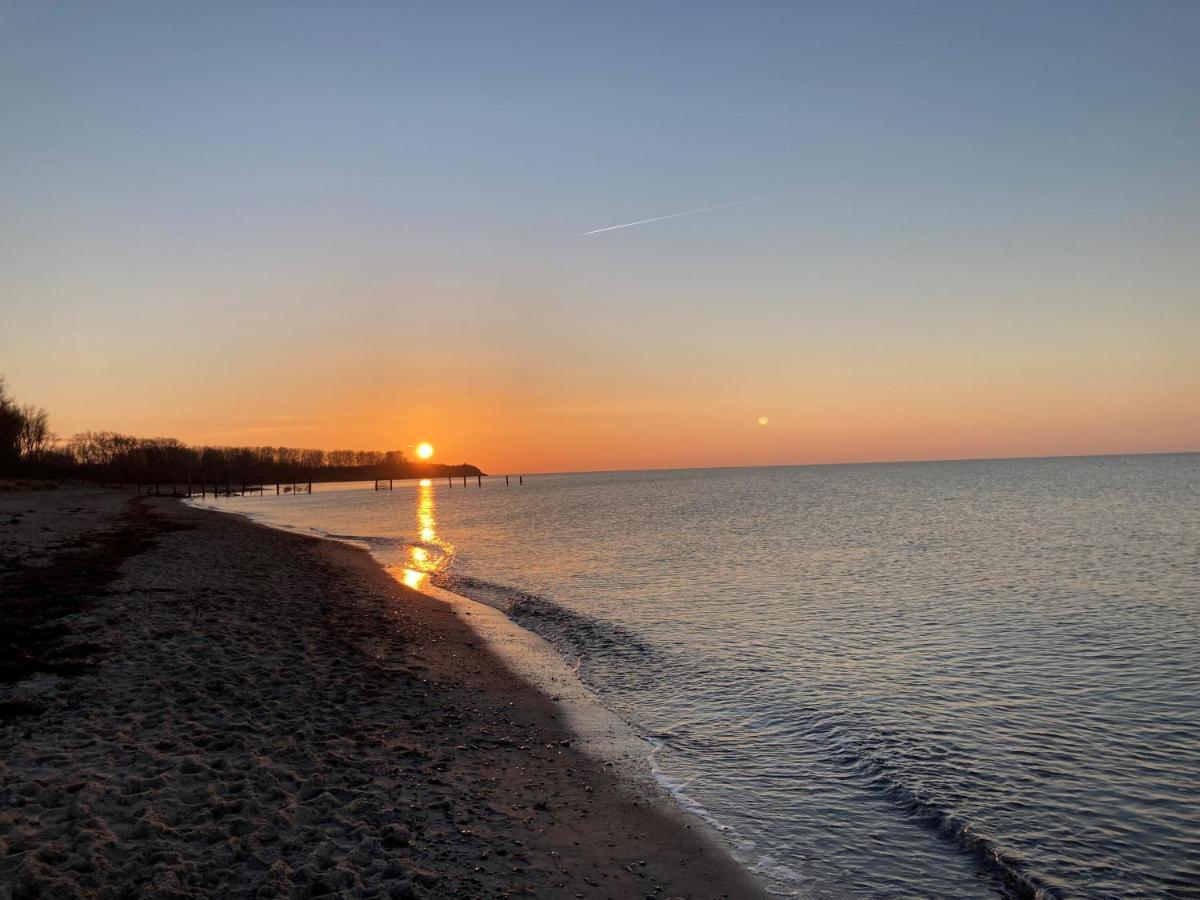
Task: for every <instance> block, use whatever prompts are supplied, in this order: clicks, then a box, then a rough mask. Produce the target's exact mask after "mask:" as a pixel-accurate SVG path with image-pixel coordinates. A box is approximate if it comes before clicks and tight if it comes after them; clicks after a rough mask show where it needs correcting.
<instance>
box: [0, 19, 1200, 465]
mask: <svg viewBox="0 0 1200 900" xmlns="http://www.w3.org/2000/svg"><path fill="white" fill-rule="evenodd" d="M246 6H250V7H252V8H250V9H247V8H245V7H246ZM1198 47H1200V3H1195V2H1189V3H1162V2H1136V3H1131V2H1126V3H1103V2H1089V3H1072V2H1056V3H1050V4H1046V3H1040V4H1022V3H991V4H985V3H975V2H955V3H891V2H889V3H861V4H842V3H828V4H805V3H780V4H766V3H764V4H732V3H724V4H707V3H696V2H688V3H663V2H656V3H638V4H614V3H606V4H582V3H544V4H533V3H513V4H500V3H480V4H454V3H438V4H395V3H388V4H377V5H376V4H329V3H325V4H307V3H304V4H290V3H289V4H282V3H281V4H232V3H231V4H221V3H197V4H187V5H184V4H163V3H146V4H131V3H112V4H70V3H4V4H0V121H3V123H4V133H3V140H2V141H0V313H2V314H3V319H4V321H5V322H6V324H5V325H3V326H2V327H0V371H5V372H7V374H8V375H9V378H10V381H11V382H12V386H13V388H14V390H15V391H16V393H18V395H20V396H21V397H23V398H24V399H29V400H37V401H39V402H42V403H45V404H46V405H47V406H49V407H50V408H51V412H52V413H53V414H54V415H55V418H56V427H58V428H59V429H60V430H65V431H72V430H76V429H82V428H100V427H111V428H120V429H123V430H129V431H135V432H138V433H147V432H150V431H154V432H169V433H174V434H178V435H179V436H181V437H185V438H190V439H195V440H220V441H230V442H257V439H255V436H256V435H257V436H261V438H262V440H263V442H268V441H269V442H272V443H306V442H307V443H314V444H318V445H322V446H333V445H336V444H343V443H346V442H353V443H358V444H364V445H372V446H389V445H392V444H398V443H402V442H403V439H404V438H405V437H406V436H407V434H408V432H409V431H411V430H413V429H414V428H416V429H420V430H422V431H423V432H428V431H430V430H432V431H434V432H437V433H438V434H442V435H445V437H444V438H443V441H446V442H448V443H449V445H450V446H453V447H454V448H455V449H458V448H459V447H461V448H462V453H463V454H464V455H465V454H466V453H468V452H469V449H470V448H478V447H482V448H484V451H483V452H484V455H485V457H486V455H487V454H488V453H491V454H493V455H494V456H495V457H496V458H498V459H500V460H502V461H504V462H505V463H509V462H511V463H512V464H513V465H514V466H515V465H518V464H520V463H523V462H525V461H528V462H529V464H530V465H531V466H532V465H541V466H544V467H549V468H553V467H561V468H577V467H591V466H598V467H608V466H609V465H612V466H619V465H654V464H668V463H669V462H670V461H672V460H673V459H676V458H678V457H677V455H676V453H675V450H674V449H673V448H674V447H675V446H676V445H677V444H678V443H680V442H683V443H684V444H686V445H687V446H688V447H692V448H701V449H698V450H697V451H696V454H697V455H695V457H694V458H691V457H689V458H688V459H687V460H686V461H687V462H691V463H706V462H712V463H731V462H765V461H769V462H786V461H804V460H807V459H833V458H870V457H874V458H891V457H897V456H930V455H932V456H939V455H941V456H944V455H960V454H961V455H991V454H992V453H993V452H994V453H995V454H997V455H1004V454H1006V453H1010V452H1011V453H1027V452H1028V453H1038V452H1086V451H1088V450H1089V449H1094V450H1109V451H1111V450H1121V449H1182V448H1183V446H1182V445H1191V446H1195V442H1196V440H1197V437H1198V436H1200V423H1198V422H1197V418H1198V416H1197V412H1198V411H1197V403H1196V394H1197V393H1200V376H1198V372H1197V364H1196V362H1195V359H1194V356H1195V348H1196V346H1197V338H1200V314H1198V312H1197V309H1198V307H1200V290H1198V289H1200V277H1198V274H1197V272H1198V267H1197V262H1196V251H1195V248H1196V247H1198V246H1200V51H1198V50H1197V48H1198ZM746 198H755V201H754V202H752V203H747V204H743V205H740V206H736V207H731V208H727V209H721V210H714V211H710V212H707V213H702V214H698V215H696V216H690V217H686V218H679V219H673V220H670V221H666V222H661V223H653V224H648V225H644V226H639V227H636V228H629V229H623V230H620V231H614V232H607V233H604V234H599V235H593V236H589V237H586V238H585V237H581V233H582V232H584V231H588V230H591V229H594V228H599V227H602V226H606V225H613V224H618V223H622V222H628V221H631V220H636V219H644V218H649V217H653V216H660V215H664V214H668V213H672V212H676V211H680V210H685V209H692V208H696V207H701V206H706V205H710V204H721V203H725V202H729V201H735V200H741V199H746ZM417 323H420V326H421V328H420V333H419V336H418V335H415V334H414V325H415V324H417ZM168 332H175V333H183V334H186V335H187V337H188V338H189V340H188V341H187V342H186V349H185V348H184V347H181V346H180V345H179V344H178V343H173V342H165V341H163V340H162V338H163V335H164V334H165V333H168ZM401 339H402V343H401V344H400V345H399V346H398V345H397V344H396V343H395V342H394V340H401ZM385 387H386V390H385V389H384V388H385ZM402 390H403V391H405V392H407V393H406V396H407V398H408V399H407V400H406V402H405V403H404V404H403V409H400V408H397V409H396V410H395V412H394V415H393V416H392V417H391V418H389V419H388V420H387V421H386V422H381V420H380V419H379V418H378V417H367V418H368V419H369V421H363V419H364V416H363V415H361V414H358V413H354V410H359V409H361V408H362V407H364V406H369V407H370V408H372V409H378V408H379V404H380V403H388V402H390V400H389V398H393V397H394V396H395V394H396V393H397V392H398V391H402ZM214 391H217V392H221V393H225V394H228V392H230V391H238V392H240V394H241V395H242V402H241V403H240V404H238V408H237V409H230V408H229V406H228V405H227V404H226V405H224V406H222V405H221V404H216V403H214V402H212V399H211V397H212V394H213V392H214ZM489 391H491V392H496V391H502V393H500V394H494V393H489ZM413 392H415V395H416V396H418V397H426V396H428V395H429V394H430V393H431V392H437V393H438V395H439V396H440V397H442V398H447V399H449V400H450V401H452V402H453V403H455V404H457V408H458V409H459V411H460V412H461V414H462V415H461V416H459V419H460V420H461V419H470V421H471V422H472V423H475V424H470V425H468V424H464V423H463V422H462V421H457V422H451V421H449V420H447V418H446V416H445V414H444V412H442V411H439V409H438V408H435V406H434V405H431V404H428V403H426V402H425V401H424V400H420V399H413V396H414V395H413ZM1122 392H1123V393H1122ZM1118 395H1119V396H1118ZM514 396H519V397H520V398H521V401H520V404H519V405H520V407H521V411H520V413H519V414H516V415H515V417H514V419H513V420H512V421H510V422H506V423H499V422H496V421H494V420H493V417H492V416H491V415H490V414H489V413H488V411H489V410H491V409H494V407H495V405H496V403H497V402H504V401H499V400H498V399H497V398H498V397H506V398H511V397H514ZM1089 396H1091V397H1093V398H1095V405H1094V407H1087V404H1088V402H1089V401H1088V399H1087V398H1088V397H1089ZM1114 397H1117V399H1114ZM180 404H187V405H188V406H189V407H190V412H189V413H187V414H185V413H183V412H181V411H180V410H179V406H180ZM1081 404H1083V406H1085V407H1087V408H1084V409H1080V405H1081ZM1114 404H1115V405H1114ZM1010 406H1011V408H1010ZM1022 409H1024V410H1025V413H1022V412H1021V410H1022ZM339 410H340V411H339ZM987 410H997V412H996V414H995V415H994V416H992V417H991V418H989V416H988V415H987V414H986V411H987ZM1065 410H1071V411H1073V412H1074V413H1077V414H1078V415H1077V417H1076V418H1075V419H1072V418H1070V416H1067V417H1066V418H1064V411H1065ZM1147 410H1149V412H1147ZM758 414H770V415H771V418H772V424H771V426H770V427H769V428H767V429H758V430H755V428H756V426H753V420H754V418H755V417H756V416H757V415H758ZM355 415H357V416H358V417H357V418H355ZM270 416H275V417H277V420H278V425H277V427H276V426H275V425H273V424H272V421H268V419H269V417H270ZM1022 416H1024V418H1022ZM900 420H906V421H907V422H908V424H907V425H900V424H898V423H899V422H900ZM852 421H853V422H859V423H860V424H861V423H862V422H864V421H872V422H877V423H880V424H879V426H878V428H877V429H876V430H873V431H872V430H870V429H867V430H865V431H864V430H863V429H862V428H861V427H859V426H854V427H851V426H850V425H848V424H847V423H849V422H852ZM747 422H748V423H750V426H751V428H750V431H749V432H746V431H745V430H744V426H745V425H746V423H747ZM955 423H957V425H956V424H955ZM964 423H966V424H964ZM1056 429H1057V430H1056ZM622 434H624V435H630V434H636V435H638V438H637V440H636V441H630V440H628V439H627V440H625V441H622V440H620V439H617V438H613V439H612V440H611V441H609V438H608V437H607V436H612V435H622ZM921 434H923V435H925V436H926V437H927V438H928V440H926V441H925V442H924V443H922V440H921V439H920V438H919V435H921ZM1014 435H1015V436H1016V437H1014ZM1017 437H1019V438H1020V439H1019V440H1018V439H1017ZM606 441H607V442H606ZM584 447H591V448H593V449H594V452H591V453H589V452H585V451H584V449H582V448H584ZM856 448H858V449H856ZM859 450H861V452H859ZM556 454H557V456H556ZM475 455H476V456H478V455H479V453H478V452H476V453H475ZM560 457H561V459H562V460H563V461H562V462H561V464H560V463H559V462H557V461H556V460H557V459H559V458H560ZM485 461H486V459H485Z"/></svg>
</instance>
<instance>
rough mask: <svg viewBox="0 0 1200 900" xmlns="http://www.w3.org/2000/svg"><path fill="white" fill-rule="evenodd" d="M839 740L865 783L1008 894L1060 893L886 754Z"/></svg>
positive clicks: (1042, 898)
mask: <svg viewBox="0 0 1200 900" xmlns="http://www.w3.org/2000/svg"><path fill="white" fill-rule="evenodd" d="M835 730H836V729H835ZM839 743H841V744H842V748H843V749H842V750H841V751H840V753H838V754H837V755H838V756H839V757H840V758H841V759H842V761H843V762H844V763H847V764H850V766H851V767H852V768H853V769H854V770H855V771H857V772H858V773H859V774H860V775H862V776H864V777H865V778H866V780H867V784H868V786H870V787H871V788H872V789H874V790H876V791H878V792H880V793H881V794H883V796H885V797H887V798H888V799H889V800H890V801H891V802H892V803H893V804H895V805H896V807H897V808H899V809H900V810H901V811H902V812H903V813H904V814H905V815H906V816H907V817H909V818H911V819H912V820H913V821H915V822H917V823H918V824H920V825H921V826H923V827H925V828H928V829H929V830H930V831H932V832H934V833H935V834H937V835H938V836H939V837H941V838H942V839H944V840H946V841H948V842H949V843H950V844H952V845H953V846H955V847H957V848H958V849H959V850H961V851H963V852H964V853H967V854H969V855H971V856H973V857H974V858H975V859H976V860H978V861H979V863H980V864H981V865H982V867H983V869H984V871H985V872H987V873H988V874H990V875H992V876H993V877H995V878H996V879H997V880H998V881H1000V882H1001V883H1003V884H1004V886H1005V888H1006V890H1007V891H1008V893H1009V896H1012V897H1018V898H1022V900H1026V898H1028V900H1052V898H1057V897H1060V896H1061V895H1062V894H1061V890H1060V889H1059V888H1058V887H1055V886H1052V885H1050V884H1048V883H1046V882H1045V881H1044V880H1043V879H1042V878H1040V877H1038V876H1037V875H1035V874H1033V873H1032V872H1030V871H1029V864H1028V863H1027V862H1025V861H1024V860H1023V859H1021V858H1020V857H1018V856H1016V855H1015V854H1012V853H1009V852H1008V851H1006V850H1004V849H1002V848H1001V847H999V846H998V845H997V844H996V843H995V841H993V840H992V839H990V838H988V837H986V836H985V835H982V834H980V833H979V831H978V830H977V829H976V827H975V826H973V825H972V824H971V823H970V822H967V821H965V820H964V819H963V818H961V817H960V816H958V815H956V814H955V813H954V812H953V811H951V810H949V809H946V808H945V807H944V806H942V805H941V804H939V803H938V802H937V801H936V800H935V799H933V798H931V797H928V796H926V795H924V794H922V793H921V792H918V791H917V790H914V789H913V788H912V787H910V786H908V785H907V784H905V783H904V782H903V781H902V780H901V779H900V778H899V777H897V775H896V773H895V768H894V766H893V765H892V764H891V763H890V762H888V761H887V760H886V758H882V759H881V758H880V755H879V753H878V751H877V750H876V751H872V750H868V749H867V748H865V747H862V748H860V749H859V751H858V752H855V750H853V749H852V748H851V747H850V746H848V744H850V742H849V741H847V740H845V739H842V740H840V741H839Z"/></svg>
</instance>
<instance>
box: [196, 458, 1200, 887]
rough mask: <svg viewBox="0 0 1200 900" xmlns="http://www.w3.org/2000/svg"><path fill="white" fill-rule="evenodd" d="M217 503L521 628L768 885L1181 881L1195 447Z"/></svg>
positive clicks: (1194, 841) (1188, 824)
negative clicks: (362, 550)
mask: <svg viewBox="0 0 1200 900" xmlns="http://www.w3.org/2000/svg"><path fill="white" fill-rule="evenodd" d="M220 503H221V505H222V506H225V507H227V508H230V509H235V510H238V511H242V512H247V513H251V514H253V515H254V516H256V517H258V518H261V519H264V520H266V521H269V522H272V523H274V524H277V525H281V526H285V527H291V528H297V529H300V530H309V529H316V530H318V531H319V532H322V533H325V534H329V535H336V536H340V537H342V538H349V539H355V540H360V541H362V542H364V543H366V544H367V545H368V546H369V547H370V548H371V549H372V551H373V552H374V553H376V554H377V555H378V556H379V558H380V559H381V560H383V561H384V562H385V563H387V564H389V565H390V566H392V567H393V568H394V571H395V572H396V573H397V575H398V576H399V577H401V578H404V579H405V580H406V581H408V582H409V583H410V584H414V585H417V586H420V584H422V583H423V582H426V581H427V580H428V579H433V580H434V581H436V582H437V583H440V584H442V585H443V586H446V587H449V588H450V589H452V590H456V591H458V592H460V593H463V594H466V595H468V596H471V597H474V598H476V599H480V600H483V601H485V602H490V603H492V604H494V605H498V606H501V607H502V608H504V609H506V610H507V611H508V612H509V614H510V615H511V616H512V617H513V618H514V619H515V620H516V621H517V622H519V623H520V624H522V625H524V626H526V627H529V628H531V629H534V630H536V631H537V632H539V633H541V634H542V635H544V636H546V637H547V638H549V639H550V640H551V641H553V642H554V643H555V644H556V645H557V646H558V647H559V649H560V650H561V652H563V653H564V654H566V655H567V656H569V657H571V658H572V659H578V660H580V661H581V664H580V674H581V676H582V677H583V678H584V680H585V681H586V682H587V683H588V684H589V685H591V686H592V687H593V689H594V690H595V691H596V692H597V693H598V694H599V696H600V698H601V699H602V701H603V702H604V703H606V704H607V705H609V706H610V707H611V708H613V709H614V710H616V711H617V712H619V713H620V714H621V715H622V716H624V717H625V718H626V719H627V720H628V721H629V722H630V723H631V724H632V725H633V726H634V727H635V728H637V729H638V730H639V731H640V732H641V733H642V734H644V735H646V737H647V739H648V740H649V741H650V743H651V744H652V746H653V747H654V748H655V749H654V762H655V764H656V765H657V766H658V767H659V769H660V773H661V776H662V777H663V779H664V780H665V781H666V782H667V783H668V784H670V785H671V786H672V787H673V788H674V789H675V790H676V791H677V792H678V794H679V795H680V797H681V799H682V800H683V801H684V802H685V803H690V804H693V805H694V806H695V807H696V808H697V809H699V810H700V811H702V813H703V814H704V815H707V816H709V817H711V818H712V819H713V820H714V821H715V822H716V823H719V825H720V826H721V827H723V828H724V829H725V830H726V833H727V834H728V836H729V838H730V840H731V841H732V842H733V843H734V845H735V846H736V847H737V848H738V850H739V852H740V853H741V855H742V856H743V857H744V858H745V859H746V860H747V861H748V862H749V863H750V864H751V865H753V866H755V867H757V868H758V870H759V871H760V872H762V873H763V874H764V875H766V876H767V877H768V878H770V879H771V880H772V883H773V884H774V885H775V887H776V888H778V889H780V890H784V891H788V892H793V893H797V894H799V895H802V896H885V895H886V896H902V895H907V896H922V897H927V896H954V897H969V896H987V895H995V894H997V893H1000V894H1013V895H1022V894H1033V893H1036V892H1042V893H1044V894H1045V895H1049V896H1059V895H1061V896H1089V897H1118V896H1119V897H1132V896H1147V897H1161V896H1168V895H1175V896H1185V895H1190V896H1197V895H1200V456H1197V455H1185V456H1149V457H1147V456H1143V457H1107V458H1089V459H1052V460H1020V461H988V462H956V463H918V464H892V465H859V466H829V467H797V468H769V469H721V470H697V471H658V472H635V473H612V474H588V475H563V476H540V477H533V478H527V479H526V483H525V485H524V486H521V487H518V486H517V485H516V484H515V483H514V484H513V485H511V486H508V487H506V486H505V485H504V483H503V480H502V479H501V480H499V481H497V480H494V479H493V480H489V481H487V482H485V484H484V486H483V487H482V488H478V487H476V486H475V485H474V484H473V483H472V484H471V485H470V486H469V487H467V488H466V489H464V488H462V487H461V483H460V485H459V486H457V487H455V488H453V489H448V488H447V486H446V484H445V482H441V483H437V484H434V485H432V486H426V487H416V486H408V487H406V488H403V489H401V488H397V490H396V491H394V492H390V493H389V492H384V493H375V492H374V491H371V490H370V489H369V488H368V489H366V490H362V489H357V490H356V489H346V488H338V489H334V490H329V489H327V490H321V491H318V493H316V494H314V495H312V496H311V497H310V496H297V497H279V498H276V497H274V496H269V497H266V498H261V499H259V498H233V499H230V500H222V501H220Z"/></svg>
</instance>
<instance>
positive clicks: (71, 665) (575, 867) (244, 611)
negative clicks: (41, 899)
mask: <svg viewBox="0 0 1200 900" xmlns="http://www.w3.org/2000/svg"><path fill="white" fill-rule="evenodd" d="M0 562H2V565H0V598H2V600H0V602H2V607H0V614H2V615H3V617H4V621H5V622H6V623H11V624H14V625H15V626H16V627H15V628H9V629H6V635H7V636H6V638H5V641H6V643H5V644H4V646H2V647H0V650H2V651H3V653H4V655H5V656H4V666H3V668H2V669H0V898H7V897H27V896H47V897H74V896H99V897H116V896H146V897H164V898H167V897H213V896H220V897H251V896H252V897H301V896H303V897H316V896H335V895H344V896H356V897H397V898H404V897H475V896H545V897H672V896H683V897H721V896H727V897H739V898H740V897H756V896H760V895H761V889H760V888H759V886H758V885H757V884H756V883H755V882H754V881H753V880H752V879H751V878H750V876H749V875H748V874H747V873H746V872H745V870H743V869H742V868H740V867H739V866H738V865H737V864H736V863H735V862H734V861H733V860H732V859H731V858H730V857H729V856H728V855H727V854H726V852H725V850H724V848H723V847H721V846H720V845H719V844H717V843H716V842H715V841H714V840H713V839H712V836H711V834H710V833H709V832H707V831H706V830H705V829H704V828H702V827H701V826H700V825H699V824H698V823H696V822H693V821H691V820H689V819H688V818H687V817H685V815H684V814H683V813H682V812H681V811H679V810H678V809H676V808H675V807H674V806H673V805H672V804H671V803H670V802H669V800H668V799H667V798H665V797H664V796H662V795H661V793H659V792H656V791H655V790H654V789H653V788H652V786H650V785H648V784H647V783H646V782H645V780H644V779H641V778H638V777H631V778H630V777H623V776H622V775H621V774H620V773H619V771H618V767H616V766H612V765H606V764H605V762H604V761H603V760H601V759H599V758H597V757H595V756H593V755H590V754H589V753H586V752H584V751H583V750H582V749H580V747H579V742H578V741H577V740H576V735H575V734H574V733H573V732H572V731H571V730H570V728H569V725H568V722H569V718H570V717H569V716H568V715H567V714H566V710H565V708H564V706H563V703H562V702H561V698H560V699H559V700H556V699H552V697H551V696H549V695H548V694H546V693H544V692H543V691H541V690H539V689H537V688H535V687H533V686H532V685H531V684H530V683H529V682H528V681H527V680H525V679H523V678H521V677H519V676H518V675H516V674H514V673H513V672H512V670H511V669H510V668H509V667H508V666H507V665H506V664H505V663H504V662H503V661H502V660H501V658H500V657H499V656H497V655H496V654H495V653H493V652H491V650H489V649H488V644H487V641H486V640H485V639H484V638H482V637H480V635H479V634H477V633H476V632H474V631H472V630H471V629H470V628H468V627H467V626H466V625H465V624H464V622H465V621H466V620H465V618H464V616H465V614H466V612H467V611H468V610H464V609H456V607H454V606H452V605H450V604H446V603H442V602H440V601H438V600H435V599H432V598H429V597H426V596H423V595H421V594H419V593H416V592H414V591H411V590H409V589H407V588H404V587H403V586H401V585H399V584H398V583H396V582H395V581H394V580H393V579H392V578H390V577H389V576H388V575H387V574H386V573H385V572H384V571H383V570H382V569H380V568H379V566H378V565H376V564H375V563H374V562H373V561H372V560H371V559H370V557H369V556H368V555H367V554H366V553H364V552H362V551H359V550H356V549H354V548H351V547H345V546H340V545H336V544H331V543H328V542H323V541H318V540H315V539H310V538H306V537H303V536H298V535H292V534H286V533H282V532H277V531H271V530H268V529H266V528H262V527H260V526H257V525H254V524H252V523H250V522H248V521H245V520H243V519H241V518H239V517H235V516H229V515H221V514H217V513H211V512H206V511H202V510H196V509H191V508H188V507H186V506H184V505H182V504H180V503H178V502H177V501H172V500H167V499H151V498H132V497H130V496H129V495H128V494H124V493H120V492H116V491H103V490H95V489H92V490H89V489H75V488H64V489H60V490H57V491H45V492H37V493H14V494H0Z"/></svg>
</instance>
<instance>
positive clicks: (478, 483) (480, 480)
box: [475, 475, 483, 487]
mask: <svg viewBox="0 0 1200 900" xmlns="http://www.w3.org/2000/svg"><path fill="white" fill-rule="evenodd" d="M475 486H476V487H483V476H482V475H476V476H475Z"/></svg>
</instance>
